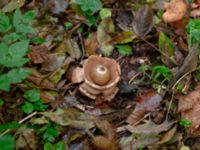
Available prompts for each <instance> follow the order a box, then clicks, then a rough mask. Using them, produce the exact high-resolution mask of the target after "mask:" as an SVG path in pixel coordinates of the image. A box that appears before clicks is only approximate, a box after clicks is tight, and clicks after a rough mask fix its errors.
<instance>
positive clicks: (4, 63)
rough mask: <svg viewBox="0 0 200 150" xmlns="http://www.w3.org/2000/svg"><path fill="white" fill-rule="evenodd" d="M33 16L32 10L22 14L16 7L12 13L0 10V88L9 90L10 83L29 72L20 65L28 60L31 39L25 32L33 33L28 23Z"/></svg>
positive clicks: (20, 80) (19, 80)
mask: <svg viewBox="0 0 200 150" xmlns="http://www.w3.org/2000/svg"><path fill="white" fill-rule="evenodd" d="M34 18H35V12H34V11H28V12H26V13H25V14H22V13H21V11H20V10H19V9H16V11H15V12H14V14H13V15H12V14H11V15H10V14H9V15H6V14H4V13H1V12H0V35H1V37H2V38H0V90H3V91H9V90H10V85H11V84H13V83H19V82H22V81H23V80H24V79H25V78H26V77H27V76H28V75H29V74H30V73H31V72H30V71H29V70H27V69H23V68H21V67H22V66H23V65H24V64H25V63H27V62H28V61H29V59H28V58H26V57H25V56H26V54H27V53H28V51H29V48H28V47H29V43H30V41H31V40H33V39H32V38H28V37H27V34H34V33H35V29H34V28H33V27H32V26H31V24H30V23H31V21H32V20H33V19H34ZM33 41H34V40H33Z"/></svg>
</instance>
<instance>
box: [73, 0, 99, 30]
mask: <svg viewBox="0 0 200 150" xmlns="http://www.w3.org/2000/svg"><path fill="white" fill-rule="evenodd" d="M72 3H74V4H75V5H78V8H77V7H75V10H76V11H78V12H81V14H82V15H83V16H85V17H86V18H87V20H86V22H85V23H86V24H87V25H88V26H92V25H94V24H95V23H96V22H97V19H98V16H94V13H96V12H98V11H99V10H101V8H102V3H101V1H100V0H72Z"/></svg>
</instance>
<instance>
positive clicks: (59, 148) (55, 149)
mask: <svg viewBox="0 0 200 150" xmlns="http://www.w3.org/2000/svg"><path fill="white" fill-rule="evenodd" d="M44 150H65V143H64V142H62V141H61V142H58V143H55V144H51V143H45V144H44Z"/></svg>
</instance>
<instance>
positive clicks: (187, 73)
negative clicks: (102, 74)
mask: <svg viewBox="0 0 200 150" xmlns="http://www.w3.org/2000/svg"><path fill="white" fill-rule="evenodd" d="M197 69H200V66H199V67H196V68H194V69H193V70H191V71H189V72H186V73H185V74H184V75H183V76H182V77H180V78H179V79H178V80H177V81H176V83H175V84H174V85H173V86H172V90H174V89H175V87H176V85H177V84H178V83H179V82H180V81H181V80H182V79H183V78H185V77H186V76H187V75H189V74H190V73H192V72H194V71H196V70H197Z"/></svg>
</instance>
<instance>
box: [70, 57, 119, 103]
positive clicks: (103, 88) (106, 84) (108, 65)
mask: <svg viewBox="0 0 200 150" xmlns="http://www.w3.org/2000/svg"><path fill="white" fill-rule="evenodd" d="M120 74H121V69H120V66H119V64H118V63H117V62H116V61H115V60H114V59H110V58H105V57H100V56H95V55H91V56H89V58H88V59H87V60H84V61H83V67H82V68H81V67H77V68H75V69H74V71H73V73H72V83H80V82H83V83H81V84H80V86H79V91H80V92H81V93H82V94H83V95H85V96H87V97H89V98H91V99H96V98H97V96H99V95H102V96H103V97H104V99H105V100H106V101H111V100H112V99H113V98H114V97H115V95H116V93H117V92H118V87H117V83H118V82H119V80H120Z"/></svg>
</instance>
